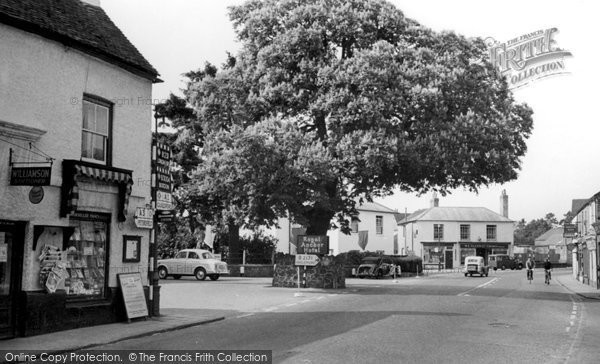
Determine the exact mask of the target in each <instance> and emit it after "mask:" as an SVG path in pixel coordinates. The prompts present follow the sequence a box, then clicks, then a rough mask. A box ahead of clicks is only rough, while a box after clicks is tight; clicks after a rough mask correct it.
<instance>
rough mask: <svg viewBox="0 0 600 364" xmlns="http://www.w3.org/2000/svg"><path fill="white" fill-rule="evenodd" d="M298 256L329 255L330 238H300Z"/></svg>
mask: <svg viewBox="0 0 600 364" xmlns="http://www.w3.org/2000/svg"><path fill="white" fill-rule="evenodd" d="M297 253H298V254H317V255H319V254H320V255H327V254H329V236H327V235H300V236H298V249H297Z"/></svg>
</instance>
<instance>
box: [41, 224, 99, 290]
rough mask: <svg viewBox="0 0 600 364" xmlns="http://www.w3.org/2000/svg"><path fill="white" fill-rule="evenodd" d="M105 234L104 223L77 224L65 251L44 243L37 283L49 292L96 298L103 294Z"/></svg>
mask: <svg viewBox="0 0 600 364" xmlns="http://www.w3.org/2000/svg"><path fill="white" fill-rule="evenodd" d="M106 232H107V226H106V224H105V223H104V222H97V221H78V222H77V225H76V226H75V227H74V230H73V234H72V235H71V237H70V239H69V241H68V243H67V246H66V247H65V249H64V250H62V251H61V250H60V249H59V248H58V247H56V246H53V245H51V244H46V245H45V246H44V247H43V249H42V253H41V255H40V266H41V270H40V284H41V285H42V286H43V287H45V289H46V291H47V292H48V293H54V292H56V290H65V292H66V294H67V295H68V296H83V297H98V296H102V295H103V293H104V286H105V261H106Z"/></svg>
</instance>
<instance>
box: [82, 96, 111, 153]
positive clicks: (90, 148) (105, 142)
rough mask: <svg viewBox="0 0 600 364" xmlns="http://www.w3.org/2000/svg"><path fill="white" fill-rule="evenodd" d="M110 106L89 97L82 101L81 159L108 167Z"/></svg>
mask: <svg viewBox="0 0 600 364" xmlns="http://www.w3.org/2000/svg"><path fill="white" fill-rule="evenodd" d="M111 114H112V106H111V105H110V104H109V103H106V102H101V101H99V100H96V99H94V98H91V97H89V96H85V97H84V100H83V124H82V132H81V158H82V159H83V160H87V161H89V162H94V163H99V164H105V165H109V164H110V163H109V149H110V120H111Z"/></svg>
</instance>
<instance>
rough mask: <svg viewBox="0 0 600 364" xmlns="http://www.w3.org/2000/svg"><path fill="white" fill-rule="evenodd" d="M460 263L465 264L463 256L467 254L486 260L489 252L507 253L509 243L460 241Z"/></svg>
mask: <svg viewBox="0 0 600 364" xmlns="http://www.w3.org/2000/svg"><path fill="white" fill-rule="evenodd" d="M459 245H460V265H464V264H465V258H466V257H468V256H474V255H475V256H480V257H483V258H484V259H485V261H486V264H487V262H488V256H489V255H491V254H509V252H510V247H511V243H499V242H493V243H484V242H477V243H460V244H459Z"/></svg>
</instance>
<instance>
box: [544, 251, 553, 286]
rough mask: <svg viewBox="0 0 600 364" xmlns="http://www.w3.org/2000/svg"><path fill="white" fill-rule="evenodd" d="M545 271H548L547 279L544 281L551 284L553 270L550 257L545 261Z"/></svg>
mask: <svg viewBox="0 0 600 364" xmlns="http://www.w3.org/2000/svg"><path fill="white" fill-rule="evenodd" d="M544 272H545V273H546V281H545V282H544V283H546V284H548V285H549V284H550V279H551V278H552V276H551V274H550V272H552V263H550V258H546V262H544Z"/></svg>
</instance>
